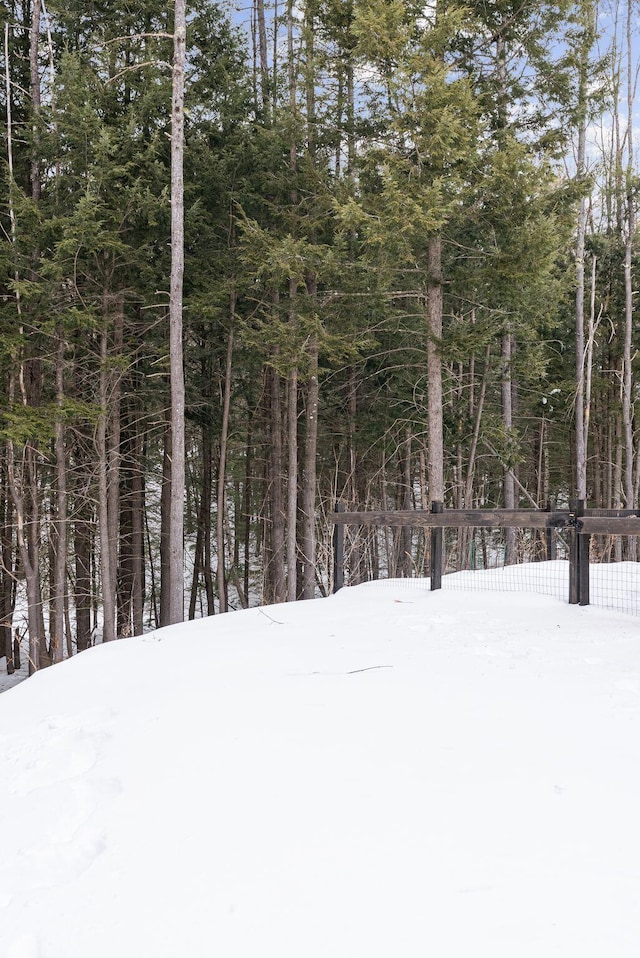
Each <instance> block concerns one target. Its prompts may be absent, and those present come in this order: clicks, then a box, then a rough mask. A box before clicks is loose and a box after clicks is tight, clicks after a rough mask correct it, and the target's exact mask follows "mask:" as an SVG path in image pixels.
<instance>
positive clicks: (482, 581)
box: [338, 512, 640, 615]
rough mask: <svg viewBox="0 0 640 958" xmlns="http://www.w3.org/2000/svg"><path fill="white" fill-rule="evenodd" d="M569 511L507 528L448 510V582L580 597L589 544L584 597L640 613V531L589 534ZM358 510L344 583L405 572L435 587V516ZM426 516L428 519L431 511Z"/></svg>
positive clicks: (391, 578) (444, 583) (348, 538)
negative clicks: (462, 519)
mask: <svg viewBox="0 0 640 958" xmlns="http://www.w3.org/2000/svg"><path fill="white" fill-rule="evenodd" d="M566 515H567V518H566V520H563V522H562V523H558V522H557V516H556V519H555V520H553V525H551V524H550V526H549V527H548V528H525V527H522V528H517V527H513V525H511V526H510V527H506V528H502V527H499V526H498V527H492V526H484V527H478V526H474V525H472V524H471V520H470V521H469V522H468V523H466V524H465V525H461V526H451V524H450V521H451V520H450V516H449V518H447V516H446V514H445V518H444V519H443V521H442V526H443V528H442V578H441V587H442V588H444V589H447V590H460V591H469V590H474V591H500V592H504V591H509V592H514V591H520V592H525V591H526V592H536V593H539V594H543V595H551V596H556V597H558V598H560V599H563V600H565V601H578V599H577V598H573V599H572V598H571V597H570V596H571V588H572V587H571V576H572V568H573V569H574V572H575V566H576V561H577V560H576V555H577V554H578V555H580V552H581V550H582V558H581V560H580V561H581V562H582V563H583V570H582V574H583V575H584V574H585V568H584V567H585V566H586V582H587V587H586V589H587V597H586V602H582V600H580V601H581V604H587V603H588V604H591V605H596V606H599V607H603V608H609V609H614V610H618V611H622V612H628V613H632V614H635V615H640V561H639V558H640V556H639V546H640V537H639V536H630V535H619V534H616V533H615V532H611V533H609V534H607V535H582V534H579V533H578V532H577V529H578V527H579V523H578V522H577V521H576V519H575V517H574V516H573V514H571V513H569V512H567V513H566ZM587 515H588V513H587ZM354 518H355V516H354ZM357 518H358V520H359V521H358V522H354V524H352V525H350V524H349V522H348V514H347V515H345V517H344V519H345V520H346V521H345V522H344V525H343V528H344V542H343V548H344V556H343V565H342V574H343V576H344V579H343V583H341V584H345V585H356V584H359V583H363V582H369V581H376V580H377V581H382V582H384V581H388V582H390V583H394V585H397V584H398V580H401V581H402V582H403V583H404V586H405V587H407V588H421V589H425V588H427V589H428V588H430V587H431V580H430V573H431V569H432V554H431V547H432V528H433V527H434V525H435V522H434V519H433V517H431V518H430V519H429V520H428V526H425V527H420V526H418V527H416V526H402V525H400V524H399V521H397V520H396V521H394V522H393V524H389V525H385V524H384V521H383V519H384V517H383V519H381V520H380V521H379V522H378V521H377V520H373V521H372V522H371V524H363V523H362V514H358V516H357ZM422 521H426V520H425V519H424V514H423V519H422ZM497 521H499V517H498V519H497ZM615 522H616V517H610V523H611V526H612V528H614V527H615ZM447 523H448V524H447ZM550 523H551V520H550ZM577 544H579V547H578V548H577ZM587 550H588V559H587V557H586V552H587ZM573 581H574V582H575V581H576V578H575V575H574V580H573ZM338 587H339V586H338Z"/></svg>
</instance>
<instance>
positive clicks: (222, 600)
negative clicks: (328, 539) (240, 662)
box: [216, 294, 235, 612]
mask: <svg viewBox="0 0 640 958" xmlns="http://www.w3.org/2000/svg"><path fill="white" fill-rule="evenodd" d="M234 314H235V294H232V298H231V321H232V323H233V318H234ZM232 360H233V325H232V326H230V327H229V334H228V337H227V358H226V364H225V379H224V395H223V404H222V431H221V434H220V463H219V465H218V490H217V498H216V510H217V513H216V552H217V580H218V607H219V609H220V612H226V611H227V582H226V577H225V568H224V557H225V549H224V515H225V508H226V505H225V480H226V473H227V444H228V440H229V411H230V408H231V369H232Z"/></svg>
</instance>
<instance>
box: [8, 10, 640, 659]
mask: <svg viewBox="0 0 640 958" xmlns="http://www.w3.org/2000/svg"><path fill="white" fill-rule="evenodd" d="M0 10H2V13H3V17H2V22H3V24H4V32H3V46H4V57H3V64H4V77H3V80H4V82H3V84H2V92H1V93H0V96H1V98H2V100H3V110H4V116H5V128H4V155H3V157H2V158H1V168H0V176H2V178H3V180H4V183H3V186H4V193H3V195H4V197H5V200H4V203H3V204H2V207H1V209H0V218H1V220H2V233H1V234H0V257H1V258H2V280H1V282H2V290H1V295H0V364H1V366H2V372H3V375H2V380H1V384H0V389H1V390H2V392H1V395H0V445H1V446H2V452H1V457H0V539H1V547H2V568H1V571H0V629H1V630H2V631H1V635H0V652H2V650H3V649H4V650H5V651H6V654H7V661H8V663H9V666H10V667H11V649H12V639H13V637H14V630H15V629H16V628H17V629H19V630H22V631H23V632H25V631H28V635H29V659H30V665H31V668H32V669H35V668H39V667H41V666H42V665H45V664H48V663H49V662H55V661H59V660H60V659H61V658H62V657H64V656H66V655H70V654H72V653H73V652H74V651H75V650H76V649H77V650H82V649H85V648H87V646H89V645H91V644H93V643H94V642H95V641H96V640H109V639H111V638H115V637H116V636H127V635H133V634H140V633H141V632H142V631H143V630H144V629H146V628H149V627H153V626H157V625H165V624H168V623H170V622H173V621H178V620H179V619H180V618H181V617H182V616H183V615H185V616H188V617H189V618H193V617H195V616H197V615H203V614H204V615H207V614H214V613H216V614H217V613H220V612H225V611H227V610H228V609H230V608H237V607H246V606H248V605H249V604H250V603H255V602H258V601H260V602H266V603H272V602H281V601H292V600H296V599H300V598H311V597H313V596H315V595H319V594H326V592H327V591H328V589H329V588H330V572H329V566H330V562H329V553H330V527H329V524H328V522H327V521H326V517H327V513H328V512H329V511H330V510H331V509H332V508H333V504H334V503H335V502H336V501H340V502H342V503H343V504H344V505H345V506H346V507H347V508H349V509H353V510H361V509H367V508H374V507H378V508H384V509H388V508H394V507H397V508H413V507H418V508H428V506H429V503H430V502H431V501H432V500H437V501H442V502H444V503H446V504H448V505H452V506H455V507H458V508H477V507H481V506H493V507H498V506H504V507H507V508H516V507H518V506H519V505H525V506H526V507H531V506H536V507H541V508H543V507H545V506H546V504H547V502H548V501H549V500H550V499H552V498H553V499H556V500H557V501H559V502H563V501H567V500H568V499H569V498H570V497H573V496H576V495H577V496H578V497H579V498H583V499H585V500H588V502H589V504H590V505H596V506H602V507H608V508H622V507H629V508H631V507H635V506H636V505H637V503H638V495H639V491H640V457H639V456H638V454H637V430H636V425H635V405H636V395H637V388H636V380H635V377H636V367H637V363H636V359H635V345H634V343H635V331H636V327H635V312H636V311H635V299H634V272H635V267H636V254H637V245H636V207H637V194H638V191H637V184H638V179H637V161H636V152H635V149H634V145H635V142H634V130H633V114H634V106H635V94H636V80H637V59H636V45H637V37H636V36H635V29H636V18H637V8H636V4H635V2H634V0H608V2H605V0H582V2H577V3H576V2H568V0H565V2H561V3H553V4H551V3H545V2H542V3H541V2H535V3H534V2H529V0H497V2H495V3H491V4H488V3H486V2H484V0H478V2H475V0H469V2H466V3H464V4H463V3H460V2H457V0H437V2H433V3H430V4H425V3H424V2H422V0H420V2H416V0H305V2H294V0H279V2H276V0H273V2H271V3H269V2H267V0H252V2H251V3H250V5H249V6H248V7H247V6H244V7H242V9H237V10H229V9H227V8H226V7H225V6H223V5H222V4H220V3H215V2H212V0H192V2H190V3H188V4H187V5H186V8H185V6H184V4H183V3H182V2H180V3H178V4H167V3H165V2H160V0H143V2H139V3H136V4H134V5H122V9H114V8H113V4H109V3H106V2H104V0H92V2H91V3H89V4H87V3H86V2H82V3H81V2H79V0H65V2H64V3H63V2H62V0H49V2H48V3H47V4H46V5H45V3H44V2H43V0H23V2H21V0H2V2H0ZM179 18H182V21H183V23H184V25H185V26H186V33H185V35H184V39H181V38H182V33H181V30H180V29H179V26H180V24H179ZM180 50H182V57H183V59H182V61H180V60H179V59H178V54H179V51H180ZM177 51H178V52H177ZM177 76H178V80H179V81H180V82H181V80H180V77H181V78H182V80H183V81H184V90H183V92H181V89H182V88H181V86H180V82H177V80H176V77H177ZM182 147H183V149H182ZM178 253H179V254H180V256H178ZM182 256H183V260H184V266H182V260H181V259H180V257H182ZM182 390H183V392H184V394H183V393H182ZM406 537H407V531H406V530H399V531H397V532H396V533H394V534H393V536H392V535H391V533H389V536H388V537H387V539H386V540H384V541H382V542H380V541H378V540H375V541H373V540H372V539H371V538H370V537H369V538H368V537H367V535H366V533H364V532H363V533H362V534H361V535H356V536H355V537H354V538H353V541H352V542H351V553H350V558H349V562H350V565H351V570H352V574H353V578H354V579H357V578H358V576H364V575H367V574H368V575H377V574H380V573H381V572H382V571H384V572H388V573H391V574H398V575H407V574H411V571H412V569H413V568H416V567H417V566H418V565H419V561H420V560H419V558H418V557H417V556H416V555H415V554H412V552H411V549H410V547H409V543H408V541H407V538H406ZM506 549H507V561H509V560H510V559H512V558H514V557H515V549H516V543H515V540H513V539H512V540H508V541H507V543H506Z"/></svg>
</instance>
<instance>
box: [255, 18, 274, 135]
mask: <svg viewBox="0 0 640 958" xmlns="http://www.w3.org/2000/svg"><path fill="white" fill-rule="evenodd" d="M255 10H256V19H257V22H258V42H259V48H258V50H259V55H260V94H261V97H262V107H263V109H264V112H265V118H268V117H269V114H270V109H269V107H270V101H269V85H270V77H269V59H268V56H267V25H266V21H265V13H264V0H255Z"/></svg>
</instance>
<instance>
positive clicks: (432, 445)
mask: <svg viewBox="0 0 640 958" xmlns="http://www.w3.org/2000/svg"><path fill="white" fill-rule="evenodd" d="M427 270H428V284H427V377H428V383H427V415H428V417H429V423H428V436H429V446H428V449H427V480H428V483H429V498H430V499H431V500H432V501H436V502H444V439H443V425H442V359H441V356H440V346H441V342H442V239H441V237H440V236H431V237H430V238H429V248H428V253H427Z"/></svg>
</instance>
